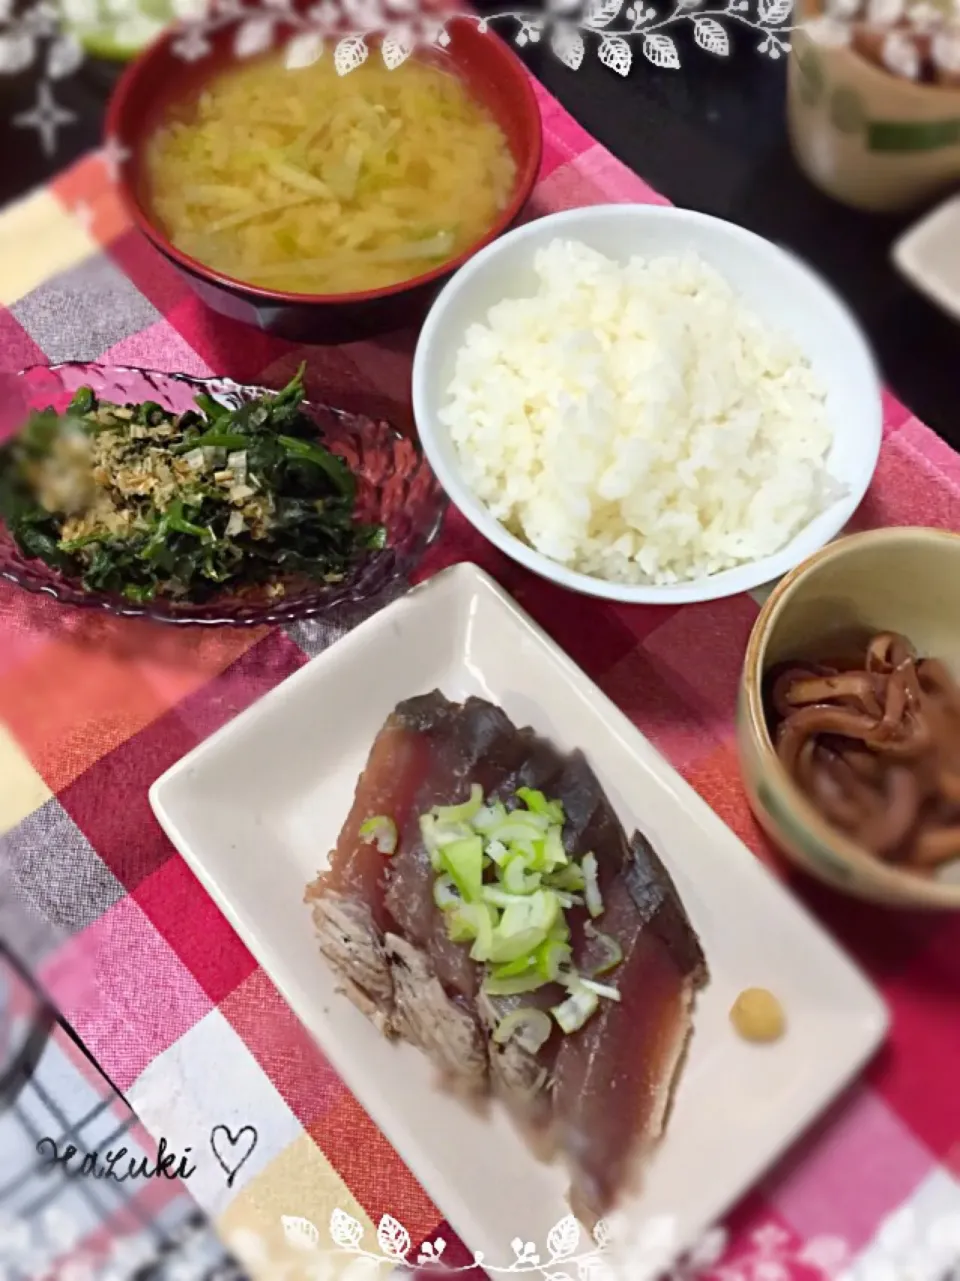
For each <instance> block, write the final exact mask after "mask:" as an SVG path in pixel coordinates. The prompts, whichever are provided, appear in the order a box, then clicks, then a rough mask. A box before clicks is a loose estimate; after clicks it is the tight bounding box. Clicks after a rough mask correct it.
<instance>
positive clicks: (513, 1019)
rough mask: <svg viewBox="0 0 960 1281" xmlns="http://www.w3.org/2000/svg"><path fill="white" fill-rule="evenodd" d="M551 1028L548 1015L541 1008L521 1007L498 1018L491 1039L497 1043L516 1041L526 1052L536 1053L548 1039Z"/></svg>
mask: <svg viewBox="0 0 960 1281" xmlns="http://www.w3.org/2000/svg"><path fill="white" fill-rule="evenodd" d="M552 1030H553V1029H552V1027H551V1024H550V1016H549V1015H547V1014H544V1012H543V1010H535V1009H523V1008H521V1009H519V1010H512V1011H511V1012H510V1013H509V1014H507V1015H505V1016H504V1017H503V1018H502V1019H501V1020H500V1022H499V1023H498V1024H497V1030H496V1031H495V1032H494V1034H493V1039H494V1042H495V1043H496V1044H497V1045H506V1043H507V1042H508V1041H516V1042H517V1044H518V1045H519V1046H520V1048H521V1049H524V1050H526V1051H527V1053H528V1054H536V1052H537V1050H539V1049H540V1047H541V1046H542V1045H543V1044H544V1042H546V1041H547V1040H549V1038H550V1033H551V1031H552Z"/></svg>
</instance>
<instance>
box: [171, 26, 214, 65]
mask: <svg viewBox="0 0 960 1281" xmlns="http://www.w3.org/2000/svg"><path fill="white" fill-rule="evenodd" d="M170 52H171V53H172V54H173V55H174V56H175V57H177V58H180V59H181V61H183V62H197V61H199V59H200V58H205V57H206V56H207V54H208V53H209V52H210V42H209V41H208V40H207V39H205V38H204V36H203V33H202V32H201V31H200V30H199V29H198V28H197V27H187V29H186V30H185V31H184V33H183V35H182V36H180V37H179V39H177V40H175V41H174V42H173V44H172V45H171V46H170Z"/></svg>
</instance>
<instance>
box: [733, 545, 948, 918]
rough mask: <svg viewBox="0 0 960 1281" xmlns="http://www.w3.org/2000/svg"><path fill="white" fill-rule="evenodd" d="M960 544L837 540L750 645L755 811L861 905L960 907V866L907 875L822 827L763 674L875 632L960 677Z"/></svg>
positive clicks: (779, 599) (764, 620) (746, 745)
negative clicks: (778, 734) (779, 728)
mask: <svg viewBox="0 0 960 1281" xmlns="http://www.w3.org/2000/svg"><path fill="white" fill-rule="evenodd" d="M958 583H960V535H958V534H952V533H947V532H944V531H942V530H935V529H881V530H873V531H871V532H869V533H865V534H854V535H852V536H850V537H848V538H842V539H839V540H838V541H836V542H834V543H829V544H828V545H827V546H826V547H824V548H823V550H822V551H819V552H817V554H816V555H814V556H811V557H810V558H809V560H806V561H804V562H803V563H802V564H801V565H799V566H798V567H797V568H796V569H795V570H793V571H792V573H790V574H788V575H787V576H786V577H785V578H784V579H782V580H781V582H780V583H779V584H778V585H777V587H776V588H775V589H774V591H773V592H772V594H771V595H770V597H769V598H768V599H767V602H766V604H765V605H764V607H763V609H762V610H761V611H760V616H759V618H758V619H757V621H756V624H755V625H754V628H753V632H752V633H751V636H750V641H749V644H748V646H747V654H746V660H745V662H744V668H743V675H742V678H741V684H740V697H739V702H738V706H737V740H738V745H739V749H740V765H741V770H742V773H743V780H744V785H745V787H746V790H747V796H748V798H749V801H750V805H751V808H752V809H753V812H754V814H755V815H756V817H757V820H758V821H759V823H760V824H761V826H762V827H763V828H764V830H765V831H766V833H767V835H768V836H770V838H771V839H772V840H773V841H774V842H775V843H776V844H777V845H778V846H779V847H780V848H781V849H782V850H783V852H784V853H785V854H786V855H787V856H788V858H790V859H791V860H792V861H793V862H794V863H796V864H797V865H798V866H799V867H801V868H803V869H804V871H806V872H809V873H811V874H812V875H813V876H816V877H818V878H819V879H820V880H821V881H825V882H826V883H827V884H828V885H831V886H833V887H834V888H835V889H838V890H841V891H843V892H844V893H846V894H852V895H854V896H855V897H857V898H862V899H868V900H870V901H872V902H875V903H883V904H886V905H889V906H892V907H910V908H929V909H950V908H953V909H955V910H960V861H956V862H954V863H952V864H948V865H947V866H946V867H945V868H942V869H941V870H940V871H939V873H938V875H937V877H936V878H926V877H921V876H918V875H916V874H914V873H911V872H908V871H904V870H902V869H901V868H898V867H896V866H894V865H891V864H887V863H883V862H881V861H880V860H879V859H877V858H876V857H874V856H873V855H871V854H869V853H868V852H867V851H865V850H863V849H861V848H860V847H859V846H858V845H856V844H855V843H854V842H853V841H852V840H850V839H849V838H848V837H846V836H844V835H843V834H842V833H840V832H838V831H837V830H836V829H835V828H833V827H831V826H830V825H829V824H828V823H826V822H825V821H824V819H822V818H821V817H820V815H819V814H818V813H817V811H816V810H815V809H814V807H813V805H812V804H811V803H810V802H809V801H808V800H807V799H806V797H805V796H804V795H803V793H802V792H801V791H800V790H799V788H797V787H796V786H795V785H794V783H793V782H792V780H791V779H790V777H789V776H788V774H787V772H786V770H784V768H783V766H782V765H781V764H780V761H779V759H778V757H777V754H776V752H775V751H774V747H773V743H772V742H771V739H770V734H769V732H768V730H767V724H766V718H765V715H764V708H763V696H762V686H763V678H764V674H765V673H766V672H767V671H768V670H769V668H771V667H772V666H774V665H775V664H776V663H779V662H784V661H786V660H788V659H791V658H817V657H823V655H824V654H826V653H829V652H831V651H833V652H837V651H838V649H840V650H842V648H843V644H844V641H850V640H852V639H854V638H856V639H863V638H865V636H866V634H867V633H876V632H881V631H895V632H901V633H902V634H903V635H905V636H907V637H908V638H909V639H910V640H911V641H912V642H913V643H914V645H915V646H916V648H917V650H918V651H919V652H920V653H921V654H926V655H930V656H932V657H933V656H935V657H937V658H940V659H943V661H944V662H946V663H947V664H948V666H949V667H950V668H951V670H952V671H953V672H954V674H960V591H958V590H957V584H958Z"/></svg>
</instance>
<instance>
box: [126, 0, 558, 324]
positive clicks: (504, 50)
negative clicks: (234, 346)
mask: <svg viewBox="0 0 960 1281" xmlns="http://www.w3.org/2000/svg"><path fill="white" fill-rule="evenodd" d="M297 12H299V10H298V8H297V6H296V5H295V6H294V13H297ZM265 13H266V11H265ZM269 19H270V26H271V30H272V41H273V47H274V48H279V47H282V45H283V44H285V43H286V42H287V41H288V40H289V39H290V38H291V37H292V36H294V35H295V34H297V31H298V30H300V31H302V26H301V27H300V28H297V27H295V26H294V25H293V23H294V22H295V19H291V18H290V17H289V16H288V15H285V14H284V13H282V12H277V11H273V13H271V14H270V15H269ZM247 21H249V14H248V15H247ZM238 22H239V19H227V20H223V19H220V20H218V21H217V23H216V24H208V26H207V27H206V28H205V29H204V31H203V35H202V38H200V39H199V42H198V41H197V40H195V41H194V48H193V50H192V52H194V54H195V55H196V54H197V53H201V52H202V56H194V58H193V59H192V60H186V59H185V58H184V56H183V52H182V51H183V48H184V43H183V42H184V37H185V34H186V35H187V38H188V39H189V30H188V29H185V28H171V29H170V31H168V32H167V33H165V34H164V35H163V36H161V38H160V39H159V40H158V41H156V42H155V43H154V44H153V45H151V46H150V47H149V48H148V49H146V50H145V51H144V52H143V53H142V54H140V56H139V57H138V58H136V59H135V61H133V62H132V63H131V64H130V65H129V67H128V68H127V69H126V71H125V72H124V74H123V76H122V78H121V80H120V81H119V83H118V85H117V88H116V90H115V91H114V94H113V97H112V99H111V101H110V106H109V109H108V112H107V124H106V137H107V142H108V145H109V146H110V147H111V148H113V149H114V151H115V153H116V154H118V155H120V156H123V157H124V158H123V159H122V160H121V161H120V163H119V166H118V172H119V182H120V193H121V198H122V200H123V202H124V204H125V206H126V208H127V211H128V212H129V214H130V216H131V217H132V219H133V221H134V222H135V224H136V225H137V226H138V227H139V229H140V230H141V232H142V233H143V234H144V235H145V236H146V237H147V238H148V239H149V240H150V241H151V243H152V244H153V245H154V246H155V247H156V249H158V250H159V252H160V253H161V254H163V256H164V257H165V258H167V259H168V260H169V261H170V262H171V263H173V264H174V266H175V267H176V268H177V269H178V270H179V271H180V272H182V273H183V275H184V276H185V277H186V279H187V281H188V283H189V284H190V286H191V288H192V289H193V290H195V292H196V293H197V294H198V295H199V296H200V297H201V298H202V299H203V301H204V302H205V303H207V304H208V305H209V306H210V307H212V308H213V309H214V310H215V311H217V312H220V313H221V314H222V315H225V316H230V317H231V318H233V319H235V320H240V321H244V322H246V323H247V324H250V325H253V326H255V327H256V328H258V329H262V330H265V331H267V332H268V333H272V334H276V335H278V336H280V337H283V338H289V339H291V340H293V341H295V342H315V343H341V342H350V341H353V340H355V339H358V338H364V337H369V336H371V335H374V334H377V333H383V332H386V331H388V330H391V329H395V328H400V327H402V326H406V325H412V324H417V323H419V321H420V320H422V318H423V316H424V315H425V314H426V311H427V309H428V307H429V305H430V303H431V301H432V300H433V298H434V296H435V295H436V293H437V292H438V290H439V289H440V287H441V285H442V284H443V283H444V281H446V280H447V279H448V278H449V277H450V276H451V275H452V274H453V273H454V271H455V270H456V269H457V268H458V267H459V266H460V265H461V264H462V263H464V262H465V261H466V260H467V259H468V258H470V257H471V256H472V255H473V254H474V253H476V251H477V250H478V249H480V248H482V247H483V246H484V245H485V244H488V243H489V242H490V241H491V240H494V239H495V238H496V237H497V236H499V235H500V234H501V233H502V232H504V231H506V230H507V228H508V227H510V226H511V225H512V224H513V223H514V222H515V221H516V220H517V218H518V216H519V215H520V213H521V211H522V209H523V207H524V205H525V204H526V202H527V200H528V198H529V196H530V193H531V191H532V190H533V187H534V184H535V182H536V179H537V174H538V172H539V169H540V158H541V151H542V128H541V122H540V112H539V108H538V106H537V100H536V97H535V95H534V92H533V87H532V84H531V81H530V77H529V75H528V73H527V71H526V69H525V67H524V65H523V63H522V62H521V61H520V59H519V58H518V57H517V56H516V55H515V54H514V53H513V52H512V50H511V49H509V48H508V47H507V46H506V45H505V44H504V43H503V42H502V41H501V40H500V39H499V37H497V36H496V35H494V34H492V33H490V32H486V31H484V32H481V31H480V30H478V28H477V24H476V23H475V22H473V21H471V20H470V19H468V18H463V17H454V18H451V19H449V20H448V21H447V23H446V28H445V30H446V38H447V43H446V45H445V46H443V47H441V46H438V45H432V46H430V47H429V48H428V49H423V48H421V49H418V50H417V51H416V52H415V53H414V54H413V57H416V58H424V59H429V61H431V62H432V63H434V64H435V65H439V66H442V67H444V68H445V69H448V70H450V71H451V72H452V73H453V74H455V75H457V76H458V77H459V78H460V79H461V80H462V81H463V82H464V83H465V84H466V86H467V88H468V90H469V91H470V93H471V94H472V95H473V97H474V98H475V100H477V101H479V102H480V103H482V104H483V105H484V106H486V107H487V109H488V110H489V111H490V113H491V114H492V115H493V117H494V119H495V120H496V121H497V123H498V124H499V125H500V127H501V129H502V130H503V131H504V134H505V136H506V139H507V142H508V145H509V147H510V150H511V152H512V154H513V157H514V160H515V162H516V169H517V173H516V179H515V182H514V188H513V192H512V194H511V197H510V200H509V202H508V203H507V206H506V208H505V209H504V210H503V212H502V213H501V214H500V216H499V218H498V219H497V221H496V222H495V223H494V224H493V225H492V226H491V227H490V228H489V229H488V230H487V231H486V233H485V234H484V235H483V236H482V237H480V238H479V239H478V240H477V241H476V243H475V244H472V245H470V246H469V247H468V248H467V249H466V250H464V251H463V252H462V253H461V254H459V255H458V256H457V257H456V258H453V259H450V260H449V261H447V262H444V263H442V264H441V265H440V266H439V267H434V268H432V269H431V270H430V271H427V272H424V273H423V274H422V275H418V276H413V277H411V279H409V280H405V281H401V282H400V283H398V284H393V285H388V286H385V287H383V288H379V289H371V290H368V291H365V292H363V293H342V294H315V293H313V294H311V293H303V294H301V293H288V292H285V291H282V290H275V289H268V288H263V287H262V286H259V285H251V284H247V283H245V282H244V281H242V280H237V279H234V278H232V277H230V276H226V275H223V274H222V273H221V272H219V271H216V270H214V269H213V268H211V267H208V266H206V265H205V264H204V263H202V262H199V261H198V260H197V259H196V258H192V257H190V255H189V254H186V253H184V252H183V251H182V250H180V249H178V248H177V247H176V246H175V245H174V244H172V243H171V241H170V240H169V239H168V238H167V236H166V235H165V234H164V231H163V230H162V228H161V227H160V226H159V223H158V220H156V219H155V218H154V216H153V214H152V212H151V209H150V201H149V191H148V187H147V181H146V165H145V163H144V153H145V145H146V143H147V141H148V139H149V138H150V136H151V134H152V132H153V131H154V129H156V127H157V126H158V125H159V124H160V122H161V121H162V120H163V118H164V116H165V115H166V113H167V112H168V111H169V109H170V108H171V107H173V106H175V105H176V104H178V103H182V102H183V101H185V100H189V98H190V97H191V96H193V95H195V94H196V93H198V92H199V91H200V90H201V89H202V87H203V85H204V84H205V83H206V82H207V81H209V80H210V79H211V78H212V77H213V76H214V75H216V74H217V73H218V72H220V71H222V70H225V69H226V68H227V67H229V66H231V65H236V54H235V53H234V47H235V44H236V42H237V36H238V27H237V23H238ZM210 25H215V29H214V30H211V29H210ZM335 38H336V37H334V39H335ZM331 43H332V40H331V39H328V40H327V44H328V46H329V45H330V44H331ZM379 43H380V41H379V38H378V37H376V36H370V37H367V44H368V46H369V47H370V55H369V56H370V57H371V58H374V57H377V58H379V57H380V51H379ZM323 56H324V57H331V56H332V54H331V52H330V50H329V47H328V49H327V50H326V51H325V52H324V54H323Z"/></svg>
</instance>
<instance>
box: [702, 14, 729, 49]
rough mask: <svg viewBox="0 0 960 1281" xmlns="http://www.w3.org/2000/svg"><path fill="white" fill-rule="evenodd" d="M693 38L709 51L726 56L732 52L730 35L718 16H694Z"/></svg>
mask: <svg viewBox="0 0 960 1281" xmlns="http://www.w3.org/2000/svg"><path fill="white" fill-rule="evenodd" d="M693 38H694V40H696V42H697V44H698V45H699V46H700V48H701V49H705V50H706V51H707V53H713V54H716V56H717V57H718V58H725V57H726V56H727V55H728V54H729V52H730V37H729V36H728V35H727V33H726V31H724V29H723V27H721V25H720V23H719V22H717V20H716V18H694V20H693Z"/></svg>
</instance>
